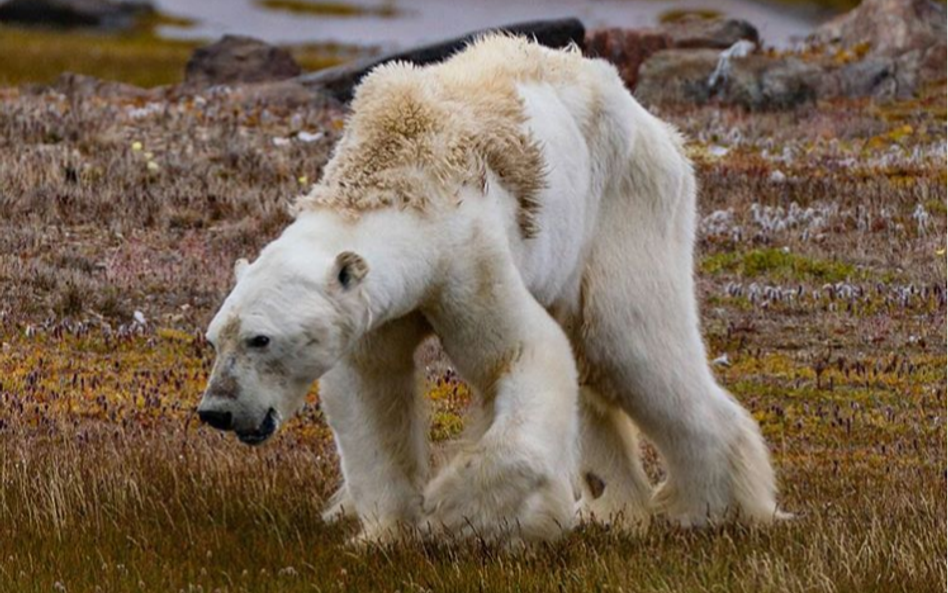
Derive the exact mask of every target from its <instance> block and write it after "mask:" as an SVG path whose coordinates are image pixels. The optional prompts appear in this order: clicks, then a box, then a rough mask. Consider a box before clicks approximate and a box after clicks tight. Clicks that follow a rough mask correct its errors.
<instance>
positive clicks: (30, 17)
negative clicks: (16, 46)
mask: <svg viewBox="0 0 948 593" xmlns="http://www.w3.org/2000/svg"><path fill="white" fill-rule="evenodd" d="M153 10H154V9H153V8H152V6H151V4H149V3H147V2H132V1H114V2H113V1H110V0H8V1H7V2H4V3H2V4H0V22H2V23H15V24H20V25H38V26H46V27H65V28H72V27H96V28H101V29H111V30H115V29H128V28H130V27H132V26H133V25H134V24H135V21H136V20H137V19H138V17H140V16H142V15H144V14H148V13H150V12H153Z"/></svg>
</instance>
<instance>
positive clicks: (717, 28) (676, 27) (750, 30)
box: [659, 16, 760, 49]
mask: <svg viewBox="0 0 948 593" xmlns="http://www.w3.org/2000/svg"><path fill="white" fill-rule="evenodd" d="M659 30H660V31H661V32H662V33H664V34H666V35H668V38H669V39H670V41H671V46H672V47H674V48H679V49H689V48H710V49H727V48H729V47H731V46H732V45H734V44H735V43H737V42H738V41H740V40H742V39H745V40H747V41H750V42H751V43H753V44H754V45H760V34H759V33H758V32H757V28H756V27H754V25H752V24H750V23H749V22H747V21H745V20H741V19H726V18H711V19H708V18H702V17H699V16H687V17H684V18H681V19H678V20H676V21H672V22H670V23H665V24H663V25H662V26H661V27H660V28H659Z"/></svg>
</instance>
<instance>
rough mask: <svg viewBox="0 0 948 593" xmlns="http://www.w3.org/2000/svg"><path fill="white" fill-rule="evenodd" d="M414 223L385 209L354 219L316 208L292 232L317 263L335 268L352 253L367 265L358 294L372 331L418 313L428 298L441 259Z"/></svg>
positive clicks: (406, 215) (412, 217) (410, 215)
mask: <svg viewBox="0 0 948 593" xmlns="http://www.w3.org/2000/svg"><path fill="white" fill-rule="evenodd" d="M416 217H417V214H414V213H411V212H405V211H399V210H394V209H386V210H377V211H371V212H366V213H362V214H361V215H360V216H359V217H358V218H357V219H352V218H351V217H349V216H346V215H343V214H340V213H337V212H335V211H333V210H330V209H321V208H320V209H313V210H309V211H307V212H305V213H302V214H300V216H299V217H298V218H297V220H296V221H295V222H294V223H293V225H291V226H292V227H296V228H293V229H292V233H293V234H294V235H298V236H301V237H303V238H304V240H305V241H306V242H307V244H308V245H309V246H310V248H312V249H315V250H317V251H318V252H319V258H320V259H325V261H327V262H334V261H335V258H336V256H337V255H338V254H339V253H342V252H344V251H351V252H354V253H356V254H358V255H360V256H361V257H362V258H363V259H364V260H365V261H366V263H367V264H368V267H369V271H368V273H367V274H366V277H365V278H364V279H363V281H362V282H363V285H362V290H363V291H364V293H365V295H366V297H367V300H368V304H369V309H370V311H371V313H372V316H371V318H372V322H371V324H370V326H369V327H368V330H371V329H374V328H377V327H379V326H381V325H383V324H384V323H386V322H388V321H391V320H393V319H398V318H399V317H402V316H404V315H407V314H408V313H411V312H412V311H414V310H416V309H418V308H419V307H420V306H421V305H422V304H423V302H424V301H425V298H426V296H427V295H428V294H429V293H430V290H431V285H432V283H433V281H434V279H435V270H436V269H437V265H438V260H439V259H440V255H439V250H438V249H437V245H436V241H430V240H428V239H429V238H430V237H426V236H425V232H424V230H423V229H421V228H419V225H418V220H417V218H416ZM287 230H288V231H290V230H291V229H287ZM330 265H331V264H330ZM324 269H326V268H324Z"/></svg>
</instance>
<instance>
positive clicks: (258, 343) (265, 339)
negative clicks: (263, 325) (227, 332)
mask: <svg viewBox="0 0 948 593" xmlns="http://www.w3.org/2000/svg"><path fill="white" fill-rule="evenodd" d="M269 343H270V338H269V336H262V335H261V336H254V337H252V338H250V339H249V340H247V345H248V346H250V347H251V348H266V347H267V344H269Z"/></svg>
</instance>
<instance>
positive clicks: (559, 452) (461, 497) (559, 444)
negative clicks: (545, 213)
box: [422, 260, 578, 543]
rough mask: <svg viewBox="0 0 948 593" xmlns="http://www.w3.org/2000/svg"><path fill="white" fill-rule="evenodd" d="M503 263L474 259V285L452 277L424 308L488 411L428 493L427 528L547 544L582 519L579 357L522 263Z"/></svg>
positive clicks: (483, 406)
mask: <svg viewBox="0 0 948 593" xmlns="http://www.w3.org/2000/svg"><path fill="white" fill-rule="evenodd" d="M496 261H497V260H492V261H482V262H480V263H479V265H478V264H477V263H475V265H478V273H477V274H475V276H474V277H475V278H477V283H476V284H475V285H474V286H471V285H470V284H463V283H459V284H456V285H454V286H453V289H452V286H451V283H448V287H447V288H446V289H445V290H444V291H442V294H441V299H440V300H439V302H438V303H437V304H436V305H435V306H433V307H431V309H430V310H426V311H425V313H426V315H427V316H428V317H429V320H430V321H431V322H432V325H433V326H434V328H435V331H436V332H437V333H438V334H439V336H440V337H441V341H442V344H443V345H444V348H445V350H446V351H447V353H448V354H449V355H450V356H451V358H452V360H453V361H454V362H455V364H456V365H457V366H458V369H459V371H460V372H461V374H462V376H463V377H464V378H465V379H466V380H467V381H468V382H469V383H471V385H472V386H473V387H474V388H475V391H476V392H477V393H478V395H479V398H480V401H479V402H478V404H479V405H480V406H481V407H482V409H481V410H479V414H478V415H479V422H478V425H477V427H475V428H474V429H473V431H471V430H469V431H468V436H469V438H470V439H471V440H470V442H467V443H465V444H463V445H462V446H461V448H460V451H459V452H458V453H457V455H456V456H455V458H454V459H452V460H451V461H450V463H449V464H448V465H447V466H446V467H445V468H444V469H443V470H442V471H441V472H440V474H439V475H438V476H437V477H436V478H435V479H434V480H432V482H431V483H430V484H429V485H428V487H427V488H426V489H425V501H424V513H425V515H424V519H423V521H422V529H423V530H430V531H433V532H436V533H446V534H447V535H449V536H460V537H477V538H482V539H485V540H488V541H504V542H507V543H511V542H516V541H521V540H522V541H535V540H548V539H552V538H554V537H556V536H557V535H559V534H560V533H562V532H563V531H564V530H566V529H569V528H570V527H571V526H572V524H573V522H574V520H575V516H576V503H575V499H574V495H573V479H574V477H575V468H576V463H577V409H576V408H577V399H578V385H577V373H576V369H575V362H574V360H573V356H572V352H571V350H570V346H569V342H568V340H567V338H566V336H565V335H564V333H563V331H562V330H561V329H560V327H559V326H558V325H557V324H556V322H555V321H554V320H553V319H552V318H551V317H550V316H549V314H547V312H546V311H545V310H544V309H543V308H542V307H541V306H540V305H539V303H537V302H536V301H535V300H534V299H533V297H532V296H531V295H530V294H529V292H528V291H527V289H526V287H525V286H524V285H523V282H522V281H521V279H520V276H519V274H518V273H517V272H516V269H514V268H513V264H512V263H510V262H505V263H503V264H496V263H494V262H496ZM501 261H503V260H501ZM462 275H463V274H462Z"/></svg>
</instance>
